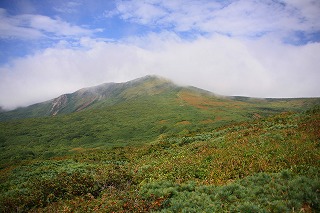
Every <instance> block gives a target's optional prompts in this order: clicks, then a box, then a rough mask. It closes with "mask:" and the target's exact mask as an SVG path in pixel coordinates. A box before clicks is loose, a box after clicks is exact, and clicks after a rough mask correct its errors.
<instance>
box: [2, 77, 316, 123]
mask: <svg viewBox="0 0 320 213" xmlns="http://www.w3.org/2000/svg"><path fill="white" fill-rule="evenodd" d="M169 93H171V94H172V97H171V98H175V99H176V100H177V102H179V103H178V104H180V105H184V104H187V105H190V106H193V107H196V108H198V109H199V110H208V109H211V110H216V111H217V110H218V111H224V110H226V109H227V108H230V107H235V108H237V107H238V108H239V107H240V108H241V107H251V108H252V107H253V108H259V107H260V108H261V109H263V111H270V112H272V111H274V110H275V111H285V109H288V108H294V109H297V108H299V107H302V106H308V105H313V104H314V103H318V104H319V103H320V99H319V98H299V99H287V98H286V99H258V98H250V97H242V96H221V95H217V94H215V93H212V92H210V91H206V90H203V89H201V88H197V87H194V86H179V85H177V84H175V83H173V82H172V81H171V80H168V79H166V78H163V77H160V76H156V75H147V76H144V77H141V78H137V79H134V80H131V81H127V82H123V83H114V82H110V83H103V84H100V85H97V86H93V87H86V88H82V89H79V90H77V91H75V92H73V93H67V94H62V95H60V96H58V97H56V98H53V99H51V100H48V101H44V102H40V103H36V104H33V105H30V106H27V107H22V108H18V109H15V110H12V111H6V112H1V111H0V121H1V120H2V121H4V120H15V119H24V118H32V117H45V116H57V115H63V114H70V113H74V112H80V111H84V110H89V109H98V108H105V107H110V106H113V105H116V104H120V103H124V102H128V101H130V100H134V99H144V98H147V97H149V96H154V95H160V94H163V95H164V94H169ZM156 101H157V100H156ZM291 105H292V106H291ZM224 108H226V109H224ZM258 111H261V110H258Z"/></svg>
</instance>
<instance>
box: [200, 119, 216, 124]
mask: <svg viewBox="0 0 320 213" xmlns="http://www.w3.org/2000/svg"><path fill="white" fill-rule="evenodd" d="M200 123H202V124H210V123H213V120H212V119H207V120H203V121H201V122H200Z"/></svg>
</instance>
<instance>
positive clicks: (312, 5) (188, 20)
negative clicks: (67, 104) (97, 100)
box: [108, 0, 320, 38]
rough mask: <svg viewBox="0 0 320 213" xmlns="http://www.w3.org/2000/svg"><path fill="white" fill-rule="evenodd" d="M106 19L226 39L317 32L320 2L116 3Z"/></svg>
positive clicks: (160, 0)
mask: <svg viewBox="0 0 320 213" xmlns="http://www.w3.org/2000/svg"><path fill="white" fill-rule="evenodd" d="M108 15H109V16H110V15H118V16H119V17H120V18H122V19H124V20H126V21H130V22H135V23H139V24H143V25H154V26H157V27H159V26H165V27H172V29H174V30H175V31H176V32H185V31H190V30H198V31H199V32H206V33H220V34H224V35H229V36H251V37H252V36H262V35H265V34H269V33H272V34H277V36H278V37H280V38H285V37H288V36H290V35H291V36H292V35H294V32H296V31H304V32H305V33H307V34H308V33H314V32H316V31H319V29H320V22H319V21H318V20H320V1H314V0H305V1H299V0H286V1H274V0H266V1H253V0H240V1H205V0H197V1H194V0H188V1H185V0H178V1H164V0H153V1H147V0H144V1H131V0H128V1H117V8H116V9H115V10H114V11H111V12H108Z"/></svg>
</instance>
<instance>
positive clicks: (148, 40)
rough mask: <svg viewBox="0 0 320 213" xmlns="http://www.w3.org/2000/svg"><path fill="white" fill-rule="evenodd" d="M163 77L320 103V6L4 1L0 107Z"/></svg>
mask: <svg viewBox="0 0 320 213" xmlns="http://www.w3.org/2000/svg"><path fill="white" fill-rule="evenodd" d="M150 74H151V75H159V76H162V77H165V78H168V79H171V80H173V81H174V82H176V83H178V84H180V85H192V86H196V87H200V88H202V89H206V90H209V91H211V92H214V93H216V94H220V95H226V96H230V95H237V96H238V95H240V96H249V97H259V98H267V97H277V98H280V97H320V83H319V82H320V0H259V1H258V0H77V1H76V0H71V1H68V0H0V107H2V108H4V109H14V108H16V107H23V106H27V105H30V104H34V103H37V102H42V101H46V100H50V99H52V98H55V97H57V96H59V95H61V94H64V93H71V92H74V91H76V90H78V89H81V88H83V87H89V86H94V85H98V84H102V83H106V82H124V81H128V80H132V79H135V78H138V77H142V76H145V75H150Z"/></svg>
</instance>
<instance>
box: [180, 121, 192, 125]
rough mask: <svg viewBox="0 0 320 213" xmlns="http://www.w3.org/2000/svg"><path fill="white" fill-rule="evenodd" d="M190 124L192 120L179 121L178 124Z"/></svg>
mask: <svg viewBox="0 0 320 213" xmlns="http://www.w3.org/2000/svg"><path fill="white" fill-rule="evenodd" d="M188 124H191V122H190V121H181V122H178V123H177V125H188Z"/></svg>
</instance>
